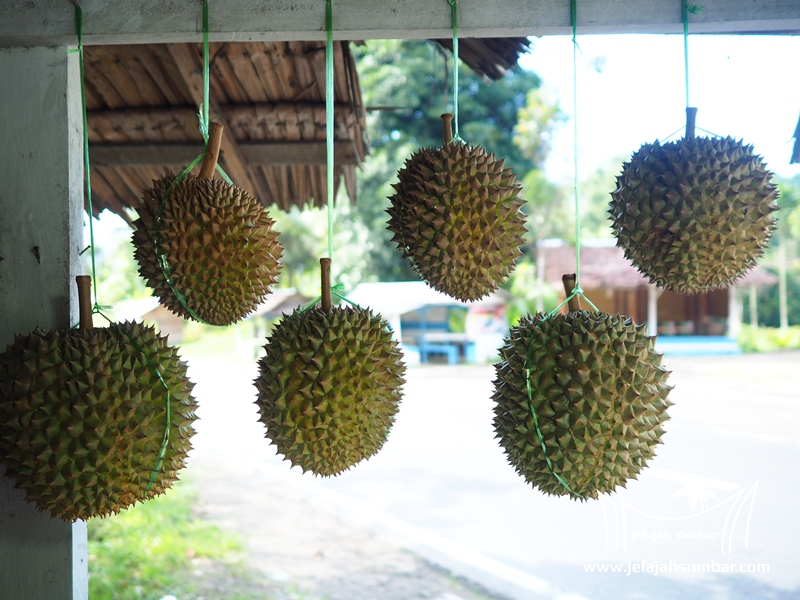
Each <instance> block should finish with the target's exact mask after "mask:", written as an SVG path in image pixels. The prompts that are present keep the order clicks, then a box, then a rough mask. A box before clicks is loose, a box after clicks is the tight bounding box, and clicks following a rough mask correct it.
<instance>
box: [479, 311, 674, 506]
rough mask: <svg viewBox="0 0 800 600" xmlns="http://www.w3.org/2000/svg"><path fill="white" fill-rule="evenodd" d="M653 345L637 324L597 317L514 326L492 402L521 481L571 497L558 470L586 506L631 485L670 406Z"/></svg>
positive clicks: (579, 315) (578, 315)
mask: <svg viewBox="0 0 800 600" xmlns="http://www.w3.org/2000/svg"><path fill="white" fill-rule="evenodd" d="M654 347H655V337H648V336H647V335H645V332H644V329H643V326H641V325H639V326H637V325H635V324H634V323H633V321H632V320H631V319H629V318H623V317H621V316H619V315H613V316H612V315H609V314H607V313H600V312H598V313H593V312H588V311H575V312H571V313H568V314H566V315H555V316H553V317H551V318H549V319H548V318H545V317H544V316H542V315H536V316H530V315H528V316H527V317H524V318H523V319H522V320H521V321H520V322H519V325H517V326H516V327H514V328H512V330H511V332H510V334H509V337H508V338H507V339H506V340H505V344H504V346H503V347H502V348H501V349H500V355H501V359H502V360H501V362H500V363H499V364H497V365H496V367H495V368H496V371H497V379H496V380H495V382H494V384H495V392H494V395H493V396H492V398H493V399H494V401H495V403H496V404H495V408H494V413H495V418H494V426H495V431H496V433H497V437H498V438H499V439H500V445H501V446H502V447H503V449H504V450H505V453H506V455H507V458H508V461H509V463H511V465H512V466H513V467H514V469H516V471H517V473H519V474H520V475H522V476H523V477H524V478H525V480H526V481H527V482H528V483H530V484H532V485H533V486H534V487H536V488H539V489H540V490H542V491H543V492H545V493H548V494H553V495H558V496H560V495H565V494H569V491H568V490H567V488H566V487H564V485H563V484H562V483H560V482H559V481H558V479H557V478H556V477H555V475H554V474H553V473H554V472H555V473H557V474H558V475H560V476H561V477H562V478H563V479H564V481H565V482H566V483H567V484H568V485H569V486H570V487H571V488H572V490H573V491H574V492H576V493H577V494H580V495H581V496H583V497H584V498H597V497H598V494H602V493H608V492H611V491H613V490H614V489H615V488H616V487H617V486H620V485H621V486H623V487H624V486H625V482H626V481H627V480H628V479H630V478H634V479H635V478H636V475H637V474H638V473H639V471H641V469H642V468H643V467H644V466H645V465H646V463H647V461H648V460H649V459H650V458H652V457H653V456H654V455H655V446H656V445H658V444H660V443H661V436H662V434H663V433H664V430H663V429H662V427H661V425H662V423H663V422H664V421H666V420H667V419H668V418H669V417H668V415H667V410H666V409H667V407H669V406H671V405H672V403H671V402H670V401H669V400H668V399H667V394H668V393H669V390H670V389H672V388H671V387H670V386H668V385H667V384H666V380H667V376H668V374H669V372H668V371H666V370H665V369H663V368H662V367H661V355H660V354H658V353H656V352H655V350H654ZM528 357H530V383H531V396H530V401H529V399H528V390H527V382H526V379H527V377H526V373H527V372H526V368H527V361H528V360H529V359H528ZM531 405H532V406H533V410H534V411H535V412H536V415H537V418H538V422H539V428H540V430H541V432H542V435H543V437H544V440H545V449H546V451H547V457H548V458H549V459H550V461H551V463H552V465H553V469H552V470H551V469H550V467H549V466H548V465H547V460H546V458H545V452H544V450H543V448H542V444H541V442H540V440H539V437H538V434H537V432H536V428H535V426H534V421H533V416H532V413H531ZM569 495H570V496H571V497H573V498H577V496H572V495H571V494H569Z"/></svg>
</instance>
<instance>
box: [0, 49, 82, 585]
mask: <svg viewBox="0 0 800 600" xmlns="http://www.w3.org/2000/svg"><path fill="white" fill-rule="evenodd" d="M0 107H2V113H1V114H0V347H1V348H2V349H5V347H6V345H7V344H9V343H11V342H12V341H13V339H14V335H15V334H27V333H28V332H30V331H31V330H32V329H33V328H35V327H37V326H38V327H41V328H43V329H53V328H67V327H69V326H70V325H71V324H72V323H74V322H75V321H76V320H77V310H76V307H77V294H76V291H75V290H76V288H75V275H76V274H78V269H79V267H80V263H79V252H80V248H81V244H82V241H83V233H82V229H83V223H82V208H83V183H82V182H83V162H82V155H83V154H82V132H83V126H82V119H81V114H80V75H79V70H78V59H77V55H75V54H73V55H69V56H68V54H67V48H66V47H64V46H61V47H53V48H44V47H36V48H0ZM0 401H2V398H0ZM1 465H2V457H1V456H0V472H2V471H3V469H2V466H1ZM12 485H13V484H12V482H11V481H10V480H8V479H5V478H2V477H0V597H2V598H9V599H14V600H17V599H19V600H23V599H24V600H86V599H87V598H88V596H89V593H88V575H87V560H88V559H87V549H86V524H85V523H82V522H79V523H77V524H74V525H73V524H69V523H64V522H62V521H61V520H60V519H53V518H52V517H51V516H50V515H49V514H47V513H43V512H39V511H37V509H36V508H35V507H34V506H33V505H32V504H30V503H28V502H26V501H25V500H24V494H23V492H21V491H19V490H16V489H13V487H12Z"/></svg>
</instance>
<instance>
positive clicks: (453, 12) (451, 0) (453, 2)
mask: <svg viewBox="0 0 800 600" xmlns="http://www.w3.org/2000/svg"><path fill="white" fill-rule="evenodd" d="M447 3H448V4H449V5H450V22H451V24H452V26H453V139H454V140H460V139H461V137H460V136H459V135H458V6H457V0H447Z"/></svg>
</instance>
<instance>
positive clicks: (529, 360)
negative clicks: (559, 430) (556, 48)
mask: <svg viewBox="0 0 800 600" xmlns="http://www.w3.org/2000/svg"><path fill="white" fill-rule="evenodd" d="M570 13H571V19H572V102H573V116H572V118H573V197H574V201H575V285H574V287H573V288H572V291H571V292H568V293H567V294H566V296H567V297H566V298H565V299H564V301H563V302H561V304H559V305H558V306H556V307H555V308H554V309H553V310H552V311H550V312H549V313H548V314H547V315H545V319H550V318H552V317H553V316H555V315H556V314H558V312H559V311H560V310H561V308H562V307H564V306H565V305H566V304H567V303H569V301H570V300H572V299H573V298H575V297H576V296H581V297H582V298H583V299H584V300H586V302H587V303H588V304H589V306H591V307H592V308H593V309H594V310H595V311H597V307H596V306H595V305H594V304H593V303H592V301H591V300H589V299H588V298H587V297H586V296H585V295H584V294H583V290H582V289H581V287H580V269H581V266H580V265H581V259H580V252H581V223H580V203H579V195H578V36H577V23H578V8H577V0H571V3H570ZM532 348H533V341H532V340H531V341H530V342H529V343H528V354H527V356H526V357H525V363H524V369H525V382H526V383H525V385H526V392H527V399H528V410H529V411H530V413H531V417H532V419H533V427H534V430H535V431H536V437H537V439H538V440H539V444H540V445H541V447H542V453H543V454H544V458H545V462H546V463H547V468H548V469H549V470H550V473H552V475H553V477H555V478H556V480H558V482H559V483H560V484H561V485H562V486H563V487H564V489H566V490H567V491H568V492H569V493H570V494H571V495H573V496H576V497H578V498H581V499H585V498H584V497H583V496H582V495H581V494H579V493H577V492H576V491H574V490H573V489H572V487H571V486H570V485H569V483H567V481H566V480H565V479H564V478H563V477H562V476H561V475H560V474H559V473H557V472H556V470H555V467H554V466H553V462H552V461H551V460H550V456H549V455H548V453H547V445H546V444H545V440H544V433H543V432H542V430H541V428H540V427H539V417H538V415H537V414H536V409H535V408H534V406H533V388H532V384H531V375H532V372H533V356H532Z"/></svg>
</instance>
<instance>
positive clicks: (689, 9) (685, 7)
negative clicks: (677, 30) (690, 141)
mask: <svg viewBox="0 0 800 600" xmlns="http://www.w3.org/2000/svg"><path fill="white" fill-rule="evenodd" d="M702 10H703V7H702V6H697V5H694V4H692V5H690V4H689V2H688V0H681V21H683V73H684V77H685V80H686V81H685V83H686V108H689V107H690V106H691V104H689V13H693V14H697V13H699V12H702Z"/></svg>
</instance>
